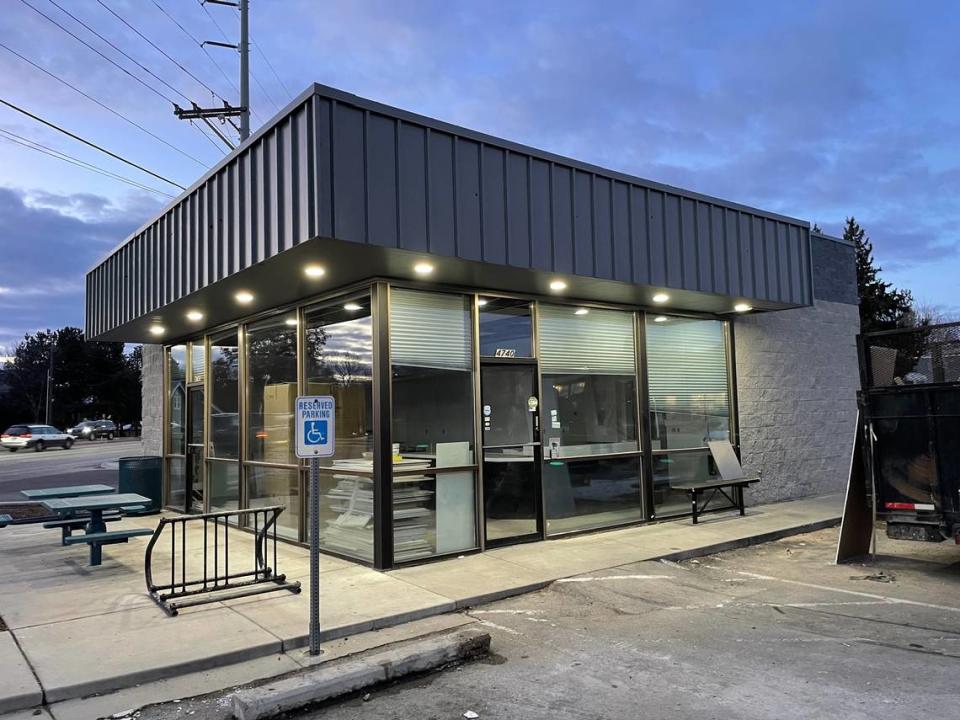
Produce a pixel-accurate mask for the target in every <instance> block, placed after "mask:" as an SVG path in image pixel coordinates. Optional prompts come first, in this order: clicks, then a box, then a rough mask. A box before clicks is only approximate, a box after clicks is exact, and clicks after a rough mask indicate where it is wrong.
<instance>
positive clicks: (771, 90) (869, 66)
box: [0, 0, 960, 354]
mask: <svg viewBox="0 0 960 720" xmlns="http://www.w3.org/2000/svg"><path fill="white" fill-rule="evenodd" d="M26 1H27V2H29V3H30V4H32V5H34V6H35V7H36V8H37V9H39V10H41V11H42V12H44V13H46V14H47V15H49V16H50V17H51V18H54V19H55V20H57V21H58V22H60V23H61V24H63V25H64V26H65V27H67V28H69V29H70V30H71V31H73V32H74V33H76V34H77V35H78V36H80V37H82V38H83V39H85V40H87V41H88V42H90V43H91V44H93V45H94V46H96V47H97V48H99V49H100V50H101V51H102V52H104V53H105V54H108V55H109V56H111V57H114V58H115V59H116V60H117V62H119V63H121V64H123V65H125V66H127V67H128V68H129V69H130V72H131V73H133V74H137V75H139V76H141V77H142V78H143V79H144V81H145V82H146V83H148V84H150V85H152V86H155V87H156V88H157V89H158V90H160V92H162V93H163V94H166V95H169V96H173V95H174V92H175V91H174V90H171V89H170V88H168V87H165V86H164V85H162V84H161V83H160V81H158V80H157V79H156V78H154V77H151V76H150V75H147V74H145V73H144V72H143V71H142V70H140V69H138V68H136V67H135V66H133V65H131V64H130V63H129V61H127V60H126V59H124V58H123V57H122V56H120V55H118V54H117V53H116V52H115V51H113V50H112V49H111V48H109V47H108V46H106V45H104V44H103V43H102V42H101V41H100V40H98V39H97V38H95V37H94V36H92V35H90V34H89V33H88V31H87V30H85V29H84V28H83V27H82V26H80V25H78V24H77V23H76V22H75V21H74V20H73V19H71V18H70V17H69V16H68V15H66V14H64V13H63V12H62V11H61V10H60V9H58V8H57V7H56V6H55V5H54V4H52V3H51V0H26ZM56 3H57V4H59V5H60V6H61V7H63V8H65V9H66V10H67V11H69V12H70V13H72V14H73V15H75V16H76V17H77V18H79V19H80V20H82V21H83V22H85V23H87V24H88V25H90V26H91V27H93V28H95V29H96V30H97V31H98V32H100V33H101V34H103V35H104V36H105V37H106V38H108V39H109V40H110V41H111V42H112V43H114V44H115V45H116V46H118V47H120V48H122V49H123V50H125V51H126V52H128V53H129V54H130V55H132V56H134V57H135V58H136V59H137V60H138V61H139V62H140V63H141V64H142V65H144V66H145V67H147V68H149V69H150V70H151V71H152V72H153V73H155V74H156V75H157V76H159V77H160V78H162V79H163V80H164V81H165V82H166V83H168V84H169V85H170V86H172V87H173V88H175V90H176V91H182V92H183V93H184V94H185V95H186V96H187V97H189V98H190V99H193V100H196V101H197V102H200V103H202V104H207V103H209V102H210V101H211V97H210V92H209V91H208V89H206V88H205V87H203V86H202V85H201V84H200V83H198V82H197V81H196V80H194V79H193V78H191V77H190V76H189V75H187V74H186V73H184V72H183V71H182V70H180V69H179V68H178V67H177V66H176V65H174V64H173V63H171V62H170V61H169V60H168V59H166V58H165V57H163V55H161V54H160V53H159V52H157V51H156V50H155V49H153V48H152V47H150V46H149V45H147V43H146V42H144V41H143V40H141V39H140V38H138V37H137V36H136V35H135V34H134V33H133V32H132V31H131V30H130V29H129V28H127V27H125V26H124V25H123V24H122V23H121V22H120V21H119V20H118V19H117V18H116V17H114V16H113V15H111V14H110V12H109V11H108V10H107V9H106V8H105V7H104V5H105V6H107V7H109V8H110V9H112V10H114V11H115V12H116V13H117V14H119V15H121V16H122V17H124V18H125V19H126V20H128V21H129V22H130V23H131V24H132V25H134V26H135V27H136V28H137V29H138V30H140V31H141V32H142V33H143V34H144V35H146V36H147V37H148V38H149V39H150V40H152V41H153V42H154V43H156V44H157V45H158V46H160V47H161V48H162V49H163V50H164V51H165V52H166V53H167V54H169V55H170V56H172V57H173V58H175V59H176V60H177V61H178V62H179V63H180V64H182V65H183V66H185V67H186V68H187V69H188V70H190V71H191V72H192V73H193V74H194V75H196V76H197V77H198V78H200V79H201V80H203V82H204V83H205V84H206V85H208V86H210V87H211V88H213V90H215V91H216V92H217V93H218V94H220V95H222V96H224V97H227V98H229V99H231V100H234V99H235V95H234V92H233V89H232V88H231V86H230V84H228V81H227V80H226V79H225V78H224V76H223V74H221V72H220V70H218V68H217V67H216V66H214V65H213V64H212V63H211V62H210V60H209V59H208V58H207V57H206V56H205V55H204V54H203V53H202V51H201V50H200V49H199V47H198V46H197V45H196V44H195V43H194V42H193V41H192V40H191V39H190V38H189V37H188V36H187V35H186V34H185V33H183V32H182V31H181V30H180V29H178V28H177V27H176V25H174V24H173V23H172V22H171V21H170V20H169V19H168V18H167V17H165V16H164V15H163V14H162V13H161V12H160V11H159V10H158V9H157V7H156V6H155V4H154V2H153V0H102V3H103V4H100V3H99V2H98V1H97V0H56ZM158 3H159V4H161V5H162V6H163V7H164V8H165V9H166V10H167V11H168V12H169V13H170V15H172V16H173V17H174V18H176V19H177V21H179V22H180V23H181V24H182V25H183V26H184V27H185V28H186V29H187V30H188V32H189V33H190V34H192V35H194V36H195V37H197V38H199V39H201V40H203V39H214V40H222V39H223V37H222V36H221V35H220V33H219V30H218V28H217V27H216V26H215V25H214V23H213V22H211V20H210V17H209V16H208V15H207V11H205V10H204V8H203V7H201V5H200V3H199V0H158ZM250 5H251V27H252V33H253V35H252V37H253V39H254V41H255V42H256V43H257V45H258V46H259V49H260V50H261V51H262V52H263V54H265V55H267V56H268V57H269V58H270V63H271V64H272V66H273V68H274V69H275V70H276V72H277V75H278V76H279V77H276V76H275V75H274V73H273V72H272V71H271V69H270V68H269V67H268V66H267V65H266V63H265V62H264V60H263V57H262V55H261V54H260V52H257V51H255V52H254V55H253V72H254V75H255V81H254V82H253V83H252V92H253V102H252V105H253V108H254V111H255V113H256V115H255V118H254V126H256V125H258V124H260V123H262V122H264V121H266V120H268V119H269V118H270V117H271V116H272V115H273V114H274V113H275V112H276V111H277V110H278V109H279V107H280V106H281V105H282V104H285V103H286V101H287V100H289V99H290V97H291V94H297V93H299V92H300V91H301V90H303V89H304V88H305V87H306V86H307V85H308V84H309V83H311V82H314V81H318V82H322V83H325V84H328V85H333V86H335V87H339V88H341V89H344V90H347V91H349V92H353V93H356V94H358V95H362V96H366V97H370V98H373V99H375V100H379V101H382V102H385V103H388V104H392V105H397V106H400V107H403V108H406V109H409V110H413V111H415V112H419V113H423V114H426V115H430V116H434V117H438V118H441V119H443V120H447V121H450V122H453V123H457V124H461V125H465V126H468V127H471V128H474V129H477V130H481V131H484V132H488V133H491V134H494V135H499V136H504V137H507V138H510V139H513V140H517V141H519V142H522V143H526V144H530V145H534V146H537V147H541V148H544V149H547V150H550V151H553V152H558V153H561V154H565V155H571V156H573V157H576V158H579V159H582V160H585V161H588V162H593V163H596V164H599V165H603V166H607V167H610V168H613V169H617V170H622V171H625V172H629V173H632V174H635V175H639V176H641V177H646V178H650V179H653V180H658V181H661V182H666V183H671V184H675V185H679V186H682V187H686V188H690V189H692V190H696V191H699V192H703V193H707V194H711V195H717V196H720V197H723V198H726V199H730V200H735V201H738V202H742V203H746V204H750V205H755V206H758V207H761V208H765V209H769V210H774V211H778V212H782V213H785V214H788V215H791V216H795V217H800V218H804V219H807V220H810V221H811V222H817V223H819V224H820V226H821V227H823V228H824V230H825V231H827V232H833V233H839V232H840V231H841V227H842V224H843V221H844V218H845V217H846V216H847V215H850V214H853V215H855V216H856V217H857V219H858V220H859V221H860V222H861V224H863V225H864V226H865V227H866V228H867V230H868V232H869V234H870V235H871V237H872V238H873V241H874V244H875V248H876V254H877V257H878V260H879V262H880V264H881V265H883V267H884V277H885V278H886V279H887V280H890V281H892V282H894V283H896V284H897V285H899V286H902V287H906V288H909V289H910V290H912V291H913V293H914V295H915V296H916V298H917V299H918V300H920V301H921V302H922V303H924V304H928V305H936V306H939V307H941V308H942V309H944V310H945V311H947V312H949V313H953V314H955V313H958V312H960V299H958V298H957V296H956V293H955V287H956V284H957V283H956V279H955V278H956V277H957V274H958V271H960V204H958V202H957V198H960V144H958V142H957V138H958V137H960V134H958V125H960V119H958V117H960V113H958V110H960V73H958V68H960V43H958V42H957V41H956V36H957V33H958V30H960V16H958V14H957V12H956V6H955V4H954V3H948V2H944V3H935V2H926V3H924V4H923V9H922V12H918V11H917V5H916V4H915V3H907V2H895V3H894V2H858V1H851V0H846V1H844V2H836V1H835V0H834V1H832V2H830V1H827V2H812V1H811V2H802V3H786V2H779V3H770V2H737V1H736V0H728V1H727V2H723V3H719V2H706V1H703V2H698V1H696V0H690V1H687V2H675V1H674V2H603V3H597V2H572V1H563V0H555V1H554V2H551V3H540V2H538V3H523V2H498V1H496V0H487V1H485V2H482V3H481V2H453V1H450V0H447V1H444V2H413V1H412V0H411V1H405V0H393V1H387V0H349V1H343V2H337V1H336V0H324V1H323V2H319V1H315V0H269V1H268V0H250ZM207 8H208V12H209V14H210V15H212V16H213V17H214V18H215V19H216V21H217V22H218V23H219V25H220V26H221V27H222V29H223V30H224V31H225V32H226V33H227V34H228V35H232V34H233V33H235V31H236V28H237V20H236V13H235V12H234V11H233V10H231V9H229V8H223V7H217V6H213V5H211V6H207ZM0 43H3V44H4V45H6V46H7V47H9V48H11V49H13V50H15V51H17V52H18V53H21V54H22V55H24V56H26V57H28V58H29V59H30V60H32V61H33V62H35V63H37V64H39V65H42V66H43V67H45V68H47V69H48V70H50V71H51V72H53V73H55V74H57V75H59V76H60V77H62V78H64V79H66V80H68V81H69V82H71V83H73V84H74V85H76V86H77V87H79V88H81V89H82V90H83V91H84V92H86V93H88V94H89V95H91V96H93V97H95V98H97V99H98V100H100V101H101V102H103V103H104V104H106V105H109V106H110V107H112V108H114V109H116V110H117V111H118V112H121V113H123V114H124V115H127V116H128V117H129V118H130V119H132V120H134V121H135V122H137V123H139V124H141V125H143V126H145V127H147V128H148V129H149V130H150V131H151V132H153V133H154V134H156V135H158V136H160V137H162V138H163V139H164V140H166V141H167V142H169V143H170V144H171V145H174V146H175V147H177V148H178V149H179V151H181V152H176V151H174V150H173V149H171V148H170V147H169V146H167V145H164V144H162V143H161V142H159V141H157V140H156V139H154V138H151V137H150V136H148V135H146V134H145V133H143V132H141V131H140V130H137V129H136V128H134V127H132V126H131V125H129V124H127V123H126V122H124V121H123V120H120V119H119V118H117V117H116V116H114V115H112V114H111V113H109V112H107V111H106V110H103V109H102V108H100V107H98V106H96V105H95V104H93V103H91V102H90V101H89V100H87V99H85V98H83V97H81V96H80V95H78V94H77V93H75V92H74V91H73V90H71V89H69V88H67V87H65V86H63V85H61V84H60V83H58V82H57V81H55V80H53V79H51V78H50V77H48V76H46V75H44V74H43V73H42V72H40V71H38V70H36V69H34V68H33V67H31V66H29V65H28V64H26V63H25V62H23V61H22V60H20V59H19V58H17V57H15V56H14V55H12V54H11V53H10V52H8V51H7V50H5V49H3V48H0V98H4V99H6V100H8V101H11V102H14V103H17V104H19V105H21V106H23V107H25V108H27V109H29V110H31V111H32V112H34V113H36V114H38V115H41V116H43V117H46V118H48V119H50V120H52V121H54V122H57V123H60V124H62V125H64V126H66V127H68V128H69V129H71V130H74V131H75V132H77V133H78V134H80V135H83V136H85V137H87V138H89V139H91V140H94V141H96V142H99V143H101V144H103V145H105V146H107V147H109V148H110V149H111V150H114V151H115V152H118V153H121V154H123V155H125V156H127V157H129V158H131V159H133V160H135V161H137V162H139V163H141V164H143V165H145V166H147V167H149V168H151V169H153V170H154V171H156V172H157V173H159V174H161V175H164V176H166V177H169V178H171V179H174V180H176V181H177V182H179V183H180V184H182V185H189V184H190V183H191V182H192V181H193V180H194V179H195V178H196V177H197V176H198V175H199V174H200V173H201V172H202V171H203V166H205V165H210V164H212V163H214V162H216V160H217V159H218V158H219V157H221V156H222V152H221V151H219V150H217V149H216V148H215V147H214V145H213V144H212V143H211V142H210V141H209V140H208V139H206V138H204V137H203V136H202V135H201V134H200V133H199V132H198V131H197V130H196V129H195V128H191V127H190V126H189V125H187V124H185V123H183V122H181V121H178V120H176V119H175V118H174V117H173V115H172V109H171V107H170V105H169V103H167V102H166V101H165V100H163V99H161V98H160V97H158V96H157V95H156V94H154V93H152V92H150V91H149V90H147V89H146V88H144V86H143V85H142V84H140V83H138V82H137V81H135V80H133V79H132V78H131V77H130V76H129V75H126V74H124V73H122V72H121V71H119V70H117V69H116V68H115V67H112V66H111V65H109V64H108V63H107V62H106V61H104V60H103V59H102V58H100V57H98V56H97V55H95V54H94V53H93V52H91V51H90V50H88V49H87V48H85V47H84V46H83V45H81V44H80V43H78V42H77V41H76V40H74V39H73V38H71V37H70V36H68V35H67V34H65V33H64V32H63V31H61V30H59V29H58V28H56V27H55V26H54V25H52V24H51V23H50V22H48V21H47V20H45V19H44V18H42V17H40V16H39V15H38V14H37V13H35V12H34V11H33V10H31V9H30V8H29V7H27V6H26V5H25V4H24V3H23V2H22V1H21V0H3V13H2V15H0ZM209 52H210V54H211V55H213V57H214V58H216V60H217V61H218V63H219V64H220V66H221V67H222V68H223V70H224V71H225V72H226V73H227V75H228V77H229V79H230V81H231V82H234V83H235V82H236V81H235V75H236V54H235V53H231V52H230V51H227V50H218V49H215V48H211V49H210V50H209ZM180 100H181V101H183V100H182V98H181V99H180ZM183 102H185V101H183ZM0 128H2V129H3V130H5V131H7V132H11V133H15V134H17V135H19V136H21V137H24V138H28V139H29V140H32V141H34V142H37V143H42V144H44V145H46V146H49V147H51V148H55V149H57V150H59V151H61V152H66V153H69V154H71V155H73V156H75V157H77V158H80V159H83V160H86V161H88V162H93V163H96V164H97V165H101V166H103V167H105V168H108V169H110V170H111V171H113V172H116V173H119V174H122V175H125V176H128V177H131V178H135V179H137V180H138V181H140V182H142V183H144V184H147V185H150V186H152V187H155V188H162V189H165V190H167V191H170V190H171V188H170V187H169V186H164V184H163V183H162V182H160V181H159V180H156V179H154V178H150V177H148V176H145V175H143V174H142V173H138V172H137V171H136V170H134V169H132V168H128V167H125V166H123V165H121V164H119V163H116V162H114V161H111V160H109V159H108V158H104V157H103V156H101V155H99V154H97V153H95V152H94V151H92V150H89V149H87V148H84V147H82V146H80V145H78V144H77V143H76V142H74V141H72V140H69V139H67V138H64V137H62V136H59V135H57V134H56V133H54V132H53V131H51V130H48V129H46V128H43V127H42V126H39V125H38V124H37V123H35V122H33V121H31V120H29V119H27V118H24V117H22V116H20V115H18V114H17V113H15V112H14V111H12V110H10V109H8V108H6V107H2V106H0ZM181 153H183V154H181ZM185 155H190V156H192V157H193V158H195V160H194V159H190V158H188V157H186V156H185ZM197 161H199V162H197ZM166 200H167V198H164V197H162V196H160V195H156V194H151V193H147V192H144V191H142V190H138V189H135V188H132V187H130V186H127V185H124V184H122V183H119V182H118V181H116V180H113V179H110V178H105V177H102V176H99V175H95V174H92V173H90V172H88V171H86V170H82V169H80V168H76V167H73V166H71V165H67V164H65V163H63V162H61V161H59V160H55V159H52V158H49V157H46V156H44V155H41V154H39V153H36V152H34V151H32V150H29V149H26V148H23V147H21V146H19V145H15V144H12V143H11V142H9V141H8V140H6V139H3V138H0V348H2V347H4V346H9V345H10V344H11V343H12V342H14V341H15V340H16V339H17V338H19V337H20V336H22V334H23V333H24V332H27V331H33V330H36V329H40V328H46V327H58V326H61V325H66V324H74V325H82V321H83V275H84V272H85V271H86V270H87V269H88V268H89V267H90V266H91V265H92V264H93V263H94V262H95V261H96V260H97V259H98V258H99V257H100V256H101V255H102V254H103V253H104V252H106V251H107V250H108V249H110V248H111V247H113V246H114V245H116V244H117V243H118V242H119V241H120V240H122V239H123V238H124V237H125V235H126V234H127V233H128V232H130V231H131V230H133V229H135V228H136V227H138V226H139V225H140V224H141V223H143V222H144V221H145V220H147V219H148V218H149V216H150V215H151V214H152V213H153V212H154V211H156V210H157V209H158V208H159V207H160V206H161V205H162V204H163V203H164V202H165V201H166ZM0 354H2V353H0Z"/></svg>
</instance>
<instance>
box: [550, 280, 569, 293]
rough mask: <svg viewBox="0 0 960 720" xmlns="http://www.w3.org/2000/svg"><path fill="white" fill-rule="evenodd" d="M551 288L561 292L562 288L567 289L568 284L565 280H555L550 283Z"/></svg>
mask: <svg viewBox="0 0 960 720" xmlns="http://www.w3.org/2000/svg"><path fill="white" fill-rule="evenodd" d="M550 289H551V290H555V291H557V292H559V291H560V290H566V289H567V284H566V283H565V282H564V281H563V280H553V281H552V282H551V283H550Z"/></svg>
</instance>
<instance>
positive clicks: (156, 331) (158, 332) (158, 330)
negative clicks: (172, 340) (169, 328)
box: [150, 325, 166, 335]
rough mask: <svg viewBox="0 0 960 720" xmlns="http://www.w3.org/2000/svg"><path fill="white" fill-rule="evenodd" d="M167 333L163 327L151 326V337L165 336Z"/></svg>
mask: <svg viewBox="0 0 960 720" xmlns="http://www.w3.org/2000/svg"><path fill="white" fill-rule="evenodd" d="M165 332H166V330H165V329H164V327H163V325H151V326H150V334H151V335H163V333H165Z"/></svg>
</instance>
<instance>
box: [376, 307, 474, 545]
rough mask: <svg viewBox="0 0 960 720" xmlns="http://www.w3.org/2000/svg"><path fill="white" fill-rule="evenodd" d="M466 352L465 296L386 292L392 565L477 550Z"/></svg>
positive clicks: (467, 316)
mask: <svg viewBox="0 0 960 720" xmlns="http://www.w3.org/2000/svg"><path fill="white" fill-rule="evenodd" d="M472 346H473V333H472V324H471V321H470V303H469V301H468V299H467V298H466V297H464V296H462V295H447V294H440V293H427V292H420V291H413V290H400V289H393V290H392V291H391V302H390V354H391V361H392V375H393V380H392V387H393V403H392V405H393V423H392V426H393V443H394V458H393V462H394V483H393V506H394V560H395V561H396V562H403V561H405V560H414V559H417V558H422V557H428V556H430V555H434V554H443V553H451V552H459V551H462V550H468V549H471V548H474V547H476V545H477V531H476V509H475V503H476V481H475V472H474V470H473V469H472V468H470V467H469V466H472V465H474V464H475V458H474V447H473V444H474V400H473V382H474V378H473V370H472V368H473V359H472V356H471V349H472ZM464 466H467V467H464ZM442 467H450V468H460V469H458V470H451V471H448V472H436V473H435V474H434V473H423V472H421V471H423V470H428V469H431V468H442Z"/></svg>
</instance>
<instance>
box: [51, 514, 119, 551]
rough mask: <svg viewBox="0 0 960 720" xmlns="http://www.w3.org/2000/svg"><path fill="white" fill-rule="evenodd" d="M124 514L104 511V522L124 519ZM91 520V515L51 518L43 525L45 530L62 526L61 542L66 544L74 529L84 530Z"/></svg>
mask: <svg viewBox="0 0 960 720" xmlns="http://www.w3.org/2000/svg"><path fill="white" fill-rule="evenodd" d="M122 519H123V516H122V515H121V514H120V513H110V514H107V513H104V515H103V521H104V522H116V521H117V520H122ZM89 522H90V516H89V515H86V516H80V517H71V518H66V519H64V520H51V521H50V522H45V523H44V524H43V527H44V529H45V530H52V529H54V528H60V531H61V533H62V534H61V536H60V544H61V545H66V544H67V538H68V537H71V536H72V535H73V531H74V530H83V529H84V528H85V527H86V526H87V524H88V523H89Z"/></svg>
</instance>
